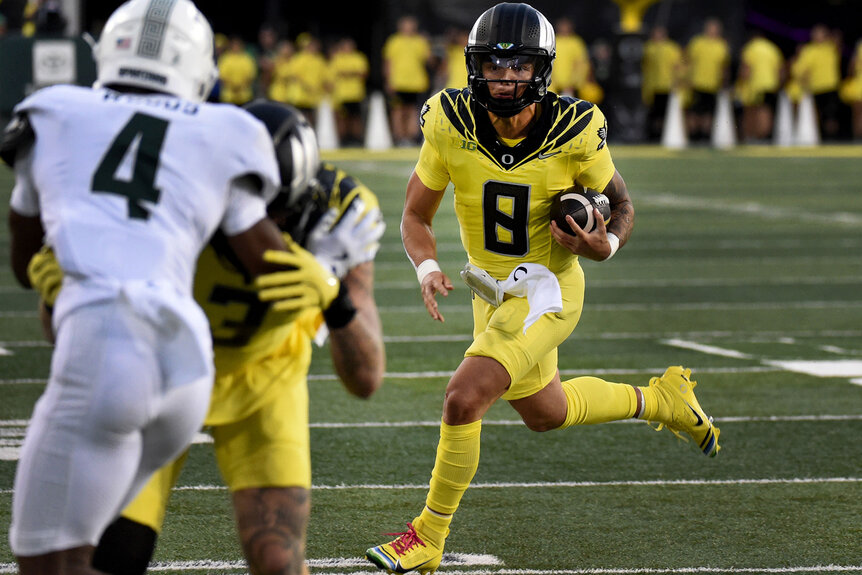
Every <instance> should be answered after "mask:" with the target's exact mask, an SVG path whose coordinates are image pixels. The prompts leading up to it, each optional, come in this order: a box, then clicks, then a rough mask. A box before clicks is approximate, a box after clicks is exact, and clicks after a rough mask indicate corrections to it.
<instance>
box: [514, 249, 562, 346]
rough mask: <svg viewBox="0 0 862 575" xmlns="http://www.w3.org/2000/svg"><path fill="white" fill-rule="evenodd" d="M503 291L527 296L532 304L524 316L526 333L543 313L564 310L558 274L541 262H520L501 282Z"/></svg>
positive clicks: (517, 295) (528, 301) (516, 295)
mask: <svg viewBox="0 0 862 575" xmlns="http://www.w3.org/2000/svg"><path fill="white" fill-rule="evenodd" d="M500 288H501V289H502V290H503V293H507V294H509V295H513V296H515V297H526V298H527V303H528V304H529V306H530V311H529V313H528V314H527V317H526V318H524V333H527V328H529V327H530V326H531V325H533V324H534V323H536V320H538V319H539V318H540V317H542V315H544V314H546V313H549V312H553V313H556V312H559V311H562V310H563V294H562V292H561V291H560V282H559V280H558V279H557V276H556V275H555V274H554V273H553V272H551V270H549V269H548V268H546V267H545V266H543V265H541V264H532V263H524V264H518V265H517V266H516V267H515V269H514V270H512V273H510V274H509V277H508V278H506V279H504V280H503V281H501V282H500Z"/></svg>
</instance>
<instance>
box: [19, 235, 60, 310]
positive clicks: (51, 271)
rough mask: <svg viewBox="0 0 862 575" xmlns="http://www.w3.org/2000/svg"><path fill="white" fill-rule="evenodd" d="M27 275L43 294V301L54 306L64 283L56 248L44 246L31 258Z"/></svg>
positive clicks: (40, 293) (34, 287) (34, 286)
mask: <svg viewBox="0 0 862 575" xmlns="http://www.w3.org/2000/svg"><path fill="white" fill-rule="evenodd" d="M27 277H28V278H29V279H30V284H31V285H32V286H33V289H35V290H36V291H38V292H39V295H40V296H42V301H44V302H45V305H47V306H49V307H54V302H55V301H57V296H58V295H59V294H60V287H61V286H62V285H63V270H62V269H60V264H59V263H58V262H57V257H56V256H55V255H54V250H52V249H51V247H50V246H42V249H41V250H39V251H38V252H36V254H35V255H34V256H33V257H32V258H30V263H29V264H27Z"/></svg>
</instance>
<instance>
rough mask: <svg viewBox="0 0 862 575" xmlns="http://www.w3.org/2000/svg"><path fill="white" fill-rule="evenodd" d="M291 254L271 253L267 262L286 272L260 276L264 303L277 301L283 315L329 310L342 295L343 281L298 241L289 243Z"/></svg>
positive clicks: (271, 251)
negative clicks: (317, 309)
mask: <svg viewBox="0 0 862 575" xmlns="http://www.w3.org/2000/svg"><path fill="white" fill-rule="evenodd" d="M287 247H288V250H289V251H279V250H267V251H266V252H264V254H263V259H264V260H266V261H267V262H270V263H273V264H277V265H281V266H284V268H285V269H284V270H283V271H277V272H272V273H268V274H264V275H261V276H258V278H257V279H256V280H255V286H256V287H257V288H258V289H259V290H260V292H259V293H258V297H259V298H260V299H261V300H262V301H271V302H273V304H272V308H273V309H274V310H276V311H280V312H297V311H301V310H303V309H307V308H311V307H318V308H320V309H324V310H325V309H327V308H328V307H329V304H331V303H332V300H334V299H335V297H336V296H337V295H338V288H339V281H338V278H336V277H335V276H334V275H333V274H332V272H331V271H330V269H329V268H328V267H327V265H326V264H324V263H322V262H320V261H318V260H317V258H315V257H314V255H312V253H311V252H309V251H307V250H305V249H303V248H302V247H301V246H300V245H299V244H297V243H296V242H292V241H291V242H289V243H288V246H287Z"/></svg>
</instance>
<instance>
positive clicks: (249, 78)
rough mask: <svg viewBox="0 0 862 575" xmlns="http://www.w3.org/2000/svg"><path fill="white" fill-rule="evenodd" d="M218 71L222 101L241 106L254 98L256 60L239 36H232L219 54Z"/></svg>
mask: <svg viewBox="0 0 862 575" xmlns="http://www.w3.org/2000/svg"><path fill="white" fill-rule="evenodd" d="M218 71H219V80H220V82H221V91H220V99H221V101H222V102H226V103H229V104H237V105H240V106H241V105H242V104H245V103H246V102H250V101H251V100H252V99H253V98H254V95H255V94H254V83H255V80H256V79H257V62H256V61H255V59H254V57H252V55H251V54H249V53H248V51H247V50H246V49H245V42H243V40H242V38H240V37H239V36H234V37H232V38H231V39H230V43H229V44H228V48H227V50H226V51H225V52H224V53H223V54H222V55H221V56H219V59H218Z"/></svg>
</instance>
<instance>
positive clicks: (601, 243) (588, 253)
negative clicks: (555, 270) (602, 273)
mask: <svg viewBox="0 0 862 575" xmlns="http://www.w3.org/2000/svg"><path fill="white" fill-rule="evenodd" d="M593 210H594V213H593V215H594V217H595V218H596V229H594V230H593V231H592V232H590V233H587V232H585V231H584V230H582V229H581V228H580V226H578V224H576V223H575V220H574V219H572V216H570V215H566V221H567V222H568V224H569V226H571V228H572V231H574V233H575V235H572V234H569V233H566V232H564V231H563V230H561V229H560V228H559V226H557V223H556V222H554V221H553V220H551V236H553V238H554V240H556V242H557V243H558V244H560V245H561V246H563V247H564V248H566V249H568V250H569V251H570V252H572V253H573V254H575V255H577V256H583V257H585V258H588V259H591V260H595V261H597V262H600V261H603V260H605V259H607V258H608V256H609V255H610V253H611V244H610V243H609V242H608V229H607V226H605V220H604V218H603V217H602V214H601V212H599V210H598V208H593Z"/></svg>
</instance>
